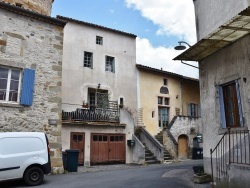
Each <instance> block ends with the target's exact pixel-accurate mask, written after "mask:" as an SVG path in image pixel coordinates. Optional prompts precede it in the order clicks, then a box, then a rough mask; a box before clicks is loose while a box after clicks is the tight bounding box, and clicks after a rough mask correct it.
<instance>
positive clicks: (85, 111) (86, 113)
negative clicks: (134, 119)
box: [62, 101, 120, 123]
mask: <svg viewBox="0 0 250 188" xmlns="http://www.w3.org/2000/svg"><path fill="white" fill-rule="evenodd" d="M62 122H63V123H77V122H78V123H84V122H85V123H87V122H112V123H119V122H120V110H119V108H118V102H117V101H109V104H108V105H106V106H104V107H100V106H97V107H90V108H77V109H76V110H75V111H72V112H65V111H62Z"/></svg>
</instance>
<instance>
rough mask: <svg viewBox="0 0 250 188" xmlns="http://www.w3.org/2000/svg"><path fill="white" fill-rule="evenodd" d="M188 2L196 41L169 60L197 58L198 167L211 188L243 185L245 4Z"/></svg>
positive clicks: (246, 182) (246, 173)
mask: <svg viewBox="0 0 250 188" xmlns="http://www.w3.org/2000/svg"><path fill="white" fill-rule="evenodd" d="M194 4H195V13H196V25H197V35H198V40H199V42H198V43H197V44H195V45H193V46H192V47H190V48H189V49H188V50H187V51H185V52H184V53H182V54H181V55H179V56H178V57H176V58H175V60H194V59H196V60H199V68H200V73H199V75H200V90H201V91H200V93H201V109H202V111H201V112H202V114H201V117H202V126H203V138H204V144H203V149H204V150H203V157H204V169H205V171H206V172H207V173H211V174H212V172H213V178H214V179H213V180H214V181H216V187H217V186H218V187H220V186H221V187H222V186H226V187H248V186H247V185H249V178H248V177H249V174H250V173H249V162H248V161H249V158H250V157H249V152H247V151H249V143H250V141H249V120H250V119H249V110H250V109H249V89H250V86H249V83H248V81H249V72H250V69H249V58H248V57H249V51H248V47H249V41H250V36H249V33H250V32H249V29H248V27H247V26H248V24H249V22H248V21H249V19H250V17H249V10H250V6H249V5H250V4H249V1H248V0H241V1H236V0H229V1H224V0H219V1H214V2H213V1H212V2H211V1H199V0H196V1H194ZM208 7H210V8H208ZM229 10H230V11H229ZM208 43H209V44H208ZM206 44H208V45H206ZM206 50H208V51H206ZM197 52H200V53H197ZM190 54H193V55H190ZM200 54H202V55H200ZM210 154H211V155H210ZM218 161H220V162H218ZM211 164H213V165H212V167H213V168H211ZM212 169H213V171H212Z"/></svg>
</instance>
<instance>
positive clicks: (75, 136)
mask: <svg viewBox="0 0 250 188" xmlns="http://www.w3.org/2000/svg"><path fill="white" fill-rule="evenodd" d="M84 145H85V134H84V133H79V132H72V133H71V136H70V149H78V150H79V157H78V164H81V165H83V164H84V147H85V146H84Z"/></svg>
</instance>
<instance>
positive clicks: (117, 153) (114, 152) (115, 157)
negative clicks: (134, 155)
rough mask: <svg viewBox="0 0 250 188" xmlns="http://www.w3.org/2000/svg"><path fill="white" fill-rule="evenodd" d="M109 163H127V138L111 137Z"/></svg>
mask: <svg viewBox="0 0 250 188" xmlns="http://www.w3.org/2000/svg"><path fill="white" fill-rule="evenodd" d="M109 161H110V162H112V161H117V162H118V161H120V162H125V136H124V135H110V136H109Z"/></svg>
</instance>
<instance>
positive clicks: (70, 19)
mask: <svg viewBox="0 0 250 188" xmlns="http://www.w3.org/2000/svg"><path fill="white" fill-rule="evenodd" d="M56 18H57V19H60V20H63V21H67V22H75V23H78V24H82V25H86V26H89V27H94V28H98V29H102V30H108V31H111V32H115V33H118V34H122V35H127V36H130V37H134V38H136V37H137V36H136V35H134V34H131V33H127V32H123V31H119V30H116V29H111V28H108V27H104V26H100V25H96V24H92V23H88V22H84V21H80V20H75V19H73V18H68V17H64V16H60V15H57V16H56Z"/></svg>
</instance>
